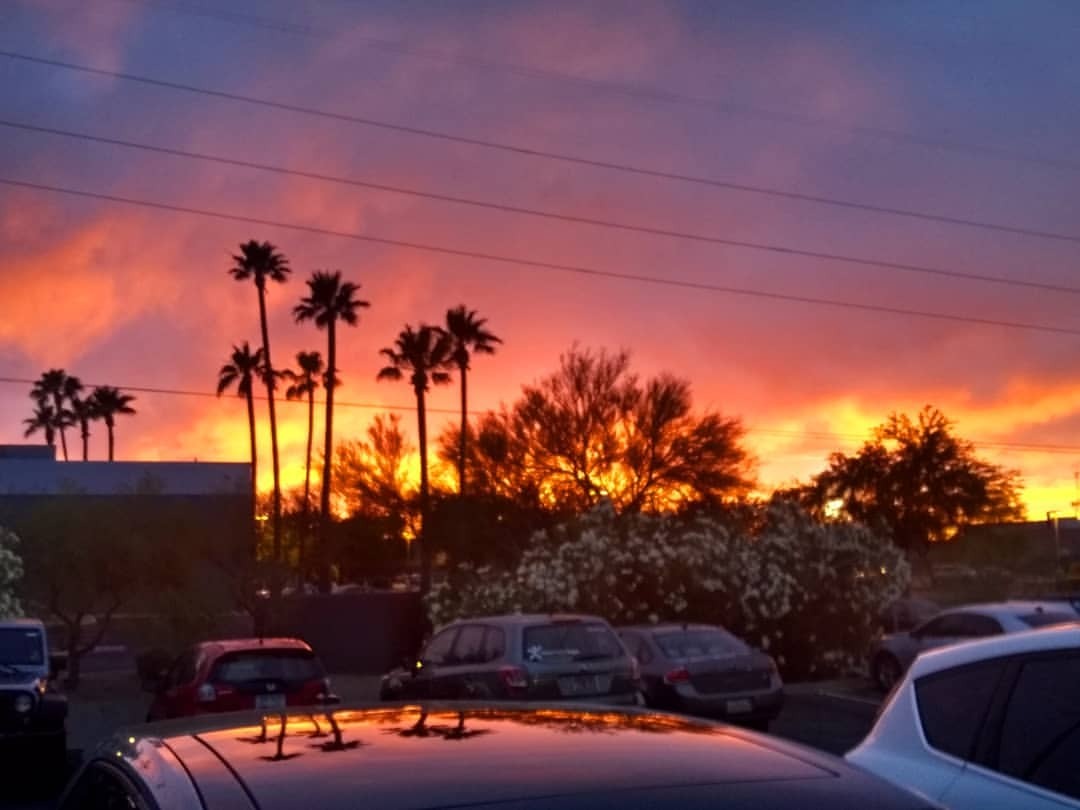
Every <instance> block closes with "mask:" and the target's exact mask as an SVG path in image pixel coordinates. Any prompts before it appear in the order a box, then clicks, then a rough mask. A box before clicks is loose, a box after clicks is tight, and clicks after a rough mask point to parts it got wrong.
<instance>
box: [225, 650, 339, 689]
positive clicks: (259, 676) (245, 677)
mask: <svg viewBox="0 0 1080 810" xmlns="http://www.w3.org/2000/svg"><path fill="white" fill-rule="evenodd" d="M321 677H323V668H322V664H320V663H319V659H317V658H316V657H315V656H314V654H312V653H310V652H306V651H304V650H256V651H252V652H241V653H229V654H228V655H225V656H222V658H221V660H219V661H218V662H217V663H216V664H215V665H214V669H213V672H212V673H211V674H210V680H211V681H212V682H213V683H220V684H232V685H238V684H243V683H248V682H250V681H286V682H288V683H301V682H304V681H313V680H317V679H319V678H321Z"/></svg>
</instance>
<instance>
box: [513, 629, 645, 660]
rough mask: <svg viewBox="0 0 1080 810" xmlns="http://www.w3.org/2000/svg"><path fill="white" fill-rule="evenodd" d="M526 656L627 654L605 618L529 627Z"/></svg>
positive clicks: (557, 657)
mask: <svg viewBox="0 0 1080 810" xmlns="http://www.w3.org/2000/svg"><path fill="white" fill-rule="evenodd" d="M524 639H525V643H524V648H525V649H524V652H525V660H526V661H530V662H533V663H539V662H542V661H593V660H596V661H599V660H603V659H608V658H618V657H619V656H621V655H624V654H625V653H624V652H623V648H622V645H621V644H620V643H619V639H618V638H616V637H615V634H614V633H613V632H612V631H611V628H610V627H608V626H607V625H606V624H603V623H601V622H573V623H566V624H543V625H538V626H536V627H529V628H526V630H525V635H524Z"/></svg>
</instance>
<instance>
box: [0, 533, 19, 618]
mask: <svg viewBox="0 0 1080 810" xmlns="http://www.w3.org/2000/svg"><path fill="white" fill-rule="evenodd" d="M18 549H19V538H18V537H16V536H15V533H14V532H11V531H8V530H7V529H5V528H3V527H0V619H7V618H11V617H13V616H20V615H21V614H22V606H21V605H20V604H19V600H18V598H17V597H16V596H15V590H16V588H17V587H18V585H19V581H20V580H21V579H22V575H23V563H22V557H20V556H19V550H18Z"/></svg>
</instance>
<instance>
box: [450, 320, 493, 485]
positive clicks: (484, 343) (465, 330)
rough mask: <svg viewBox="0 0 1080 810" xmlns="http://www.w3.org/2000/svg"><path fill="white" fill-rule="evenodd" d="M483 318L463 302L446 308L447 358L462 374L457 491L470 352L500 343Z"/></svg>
mask: <svg viewBox="0 0 1080 810" xmlns="http://www.w3.org/2000/svg"><path fill="white" fill-rule="evenodd" d="M486 323H487V319H486V318H478V317H476V310H469V309H466V308H465V306H464V305H462V306H460V307H455V308H454V309H448V310H447V311H446V327H445V331H446V333H447V334H448V335H450V341H451V344H450V362H452V363H453V364H454V365H455V366H456V367H457V370H458V374H459V375H460V378H461V436H460V437H459V441H460V445H459V447H458V494H459V495H464V494H465V450H466V447H465V442H466V438H467V437H468V435H469V392H468V375H469V360H470V359H471V358H472V353H474V352H475V353H476V354H495V344H496V343H502V339H501V338H498V337H496V336H495V335H494V334H492V333H491V332H489V331H487V330H486V329H485V328H484V325H485V324H486Z"/></svg>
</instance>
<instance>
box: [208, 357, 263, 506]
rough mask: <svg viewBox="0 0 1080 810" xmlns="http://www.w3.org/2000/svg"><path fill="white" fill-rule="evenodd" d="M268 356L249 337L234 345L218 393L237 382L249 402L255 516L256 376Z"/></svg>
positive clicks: (239, 392) (256, 464) (219, 394)
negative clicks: (247, 339) (249, 343)
mask: <svg viewBox="0 0 1080 810" xmlns="http://www.w3.org/2000/svg"><path fill="white" fill-rule="evenodd" d="M264 360H265V356H264V355H263V350H262V349H256V350H255V351H254V352H253V351H251V346H250V345H248V342H247V341H246V340H245V341H244V342H243V343H241V344H240V345H239V346H233V350H232V356H231V357H230V359H229V362H228V363H226V364H225V365H223V366H222V367H221V371H219V372H218V383H217V395H218V396H219V397H220V396H221V395H222V394H224V393H225V392H226V391H228V390H229V389H230V388H233V387H234V386H235V388H236V395H237V396H241V397H243V398H244V399H245V400H246V402H247V416H248V438H249V439H250V441H251V498H252V508H251V511H252V516H253V517H254V516H255V513H256V505H255V504H256V497H257V496H256V493H257V491H258V480H259V479H258V474H257V473H258V443H257V442H256V433H255V380H256V379H259V378H260V377H262V376H263V375H264V372H265V366H264Z"/></svg>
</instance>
